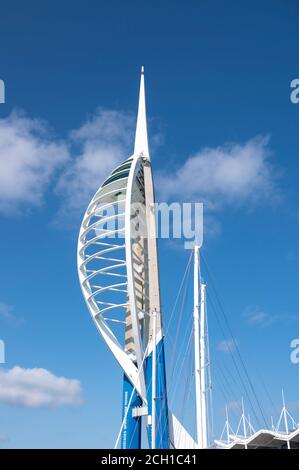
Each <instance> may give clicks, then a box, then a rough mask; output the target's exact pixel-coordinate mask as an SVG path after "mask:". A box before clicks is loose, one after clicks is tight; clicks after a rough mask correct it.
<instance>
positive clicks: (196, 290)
mask: <svg viewBox="0 0 299 470" xmlns="http://www.w3.org/2000/svg"><path fill="white" fill-rule="evenodd" d="M198 277H199V246H194V310H193V329H194V368H195V371H194V377H195V403H196V431H197V445H198V447H199V448H200V449H202V448H203V436H202V408H201V387H200V346H199V279H198Z"/></svg>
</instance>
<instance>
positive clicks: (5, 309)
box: [0, 302, 14, 319]
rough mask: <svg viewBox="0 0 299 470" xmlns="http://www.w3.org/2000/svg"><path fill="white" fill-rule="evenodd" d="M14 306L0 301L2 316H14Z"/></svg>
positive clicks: (7, 317)
mask: <svg viewBox="0 0 299 470" xmlns="http://www.w3.org/2000/svg"><path fill="white" fill-rule="evenodd" d="M13 310H14V307H13V306H12V305H8V304H6V303H5V302H0V318H1V317H2V318H5V319H10V318H13V314H12V312H13Z"/></svg>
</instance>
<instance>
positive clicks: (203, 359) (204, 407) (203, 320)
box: [200, 283, 208, 449]
mask: <svg viewBox="0 0 299 470" xmlns="http://www.w3.org/2000/svg"><path fill="white" fill-rule="evenodd" d="M205 325H206V286H205V284H204V283H200V389H201V395H200V401H201V410H202V411H201V419H202V446H203V448H204V449H206V448H207V447H208V435H207V405H206V342H205V341H206V340H205V337H206V333H205Z"/></svg>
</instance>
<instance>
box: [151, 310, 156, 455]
mask: <svg viewBox="0 0 299 470" xmlns="http://www.w3.org/2000/svg"><path fill="white" fill-rule="evenodd" d="M152 318H153V322H152V324H153V335H152V342H153V352H152V354H153V360H152V449H155V448H156V377H157V370H156V369H157V345H156V342H157V311H156V309H154V311H153V314H152Z"/></svg>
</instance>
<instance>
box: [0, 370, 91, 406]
mask: <svg viewBox="0 0 299 470" xmlns="http://www.w3.org/2000/svg"><path fill="white" fill-rule="evenodd" d="M0 402H1V403H5V404H7V405H16V406H22V407H28V408H38V407H47V408H56V407H59V406H65V405H69V406H76V405H79V404H80V403H81V402H82V390H81V384H80V382H79V381H78V380H76V379H67V378H65V377H57V376H55V375H54V374H52V373H51V372H49V371H48V370H46V369H37V368H35V369H23V368H21V367H19V366H15V367H13V368H12V369H0Z"/></svg>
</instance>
